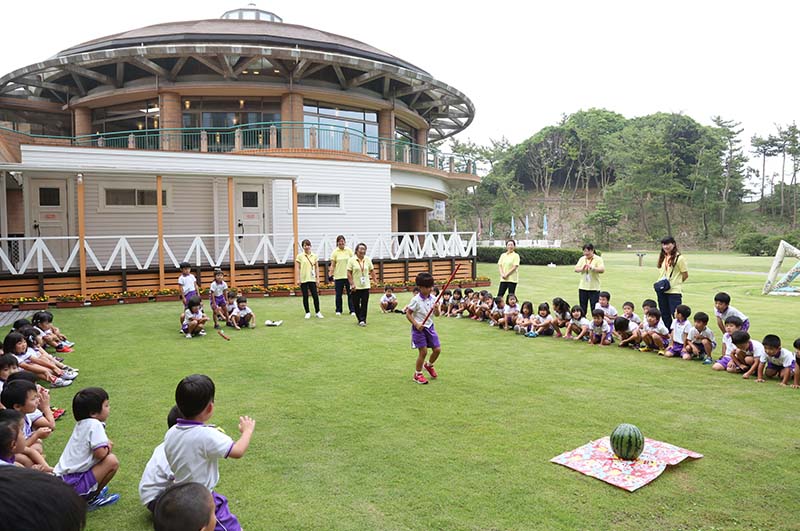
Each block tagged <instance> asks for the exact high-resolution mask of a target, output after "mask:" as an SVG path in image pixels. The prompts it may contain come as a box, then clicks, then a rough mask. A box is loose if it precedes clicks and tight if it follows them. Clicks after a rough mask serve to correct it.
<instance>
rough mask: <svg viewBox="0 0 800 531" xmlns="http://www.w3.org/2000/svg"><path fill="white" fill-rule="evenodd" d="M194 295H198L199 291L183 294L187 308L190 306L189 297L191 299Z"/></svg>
mask: <svg viewBox="0 0 800 531" xmlns="http://www.w3.org/2000/svg"><path fill="white" fill-rule="evenodd" d="M192 297H197V291H195V290H192V291H187V292H186V293H184V294H183V300H184V303H183V305H184V306H185V307H186V308H188V307H189V299H191V298H192Z"/></svg>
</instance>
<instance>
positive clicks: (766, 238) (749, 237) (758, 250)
mask: <svg viewBox="0 0 800 531" xmlns="http://www.w3.org/2000/svg"><path fill="white" fill-rule="evenodd" d="M781 240H786V241H787V242H789V243H791V244H792V245H797V243H798V242H800V231H795V232H787V233H785V234H780V235H777V236H774V235H773V236H771V235H768V234H761V233H760V232H746V233H744V234H741V235H739V237H738V238H736V241H735V242H734V244H733V248H734V250H736V251H738V252H740V253H742V254H749V255H750V256H773V255H774V254H775V251H777V250H778V245H780V243H781Z"/></svg>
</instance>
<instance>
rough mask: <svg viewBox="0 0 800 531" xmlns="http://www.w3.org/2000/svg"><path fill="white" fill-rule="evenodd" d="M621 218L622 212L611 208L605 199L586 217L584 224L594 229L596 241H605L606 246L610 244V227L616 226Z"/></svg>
mask: <svg viewBox="0 0 800 531" xmlns="http://www.w3.org/2000/svg"><path fill="white" fill-rule="evenodd" d="M621 219H622V212H620V211H619V210H615V209H611V208H609V206H608V205H607V204H606V203H605V201H600V202H599V203H598V204H597V207H595V210H594V212H592V213H591V214H589V215H588V216H587V217H586V224H587V225H588V226H589V228H591V229H592V230H593V231H594V235H595V239H596V240H597V241H599V242H605V244H606V245H607V246H610V243H611V229H613V228H614V227H616V226H617V225H618V224H619V221H620V220H621Z"/></svg>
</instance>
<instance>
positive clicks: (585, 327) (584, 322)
mask: <svg viewBox="0 0 800 531" xmlns="http://www.w3.org/2000/svg"><path fill="white" fill-rule="evenodd" d="M570 314H572V319H570V320H569V324H568V325H567V333H566V334H565V335H564V339H573V337H572V334H573V333H575V334H577V336H575V338H574V339H575V341H579V340H583V341H588V340H589V328H590V327H591V326H592V322H591V321H589V319H587V318H586V317H584V315H583V308H581V307H580V306H578V305H577V304H576V305H575V306H573V307H572V310H570Z"/></svg>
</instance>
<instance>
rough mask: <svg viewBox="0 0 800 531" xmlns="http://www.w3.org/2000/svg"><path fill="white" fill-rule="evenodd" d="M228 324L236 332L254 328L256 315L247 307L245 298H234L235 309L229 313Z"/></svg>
mask: <svg viewBox="0 0 800 531" xmlns="http://www.w3.org/2000/svg"><path fill="white" fill-rule="evenodd" d="M230 322H231V324H233V327H234V328H235V329H236V330H241V329H242V328H255V327H256V314H254V313H253V310H251V309H250V307H249V306H248V305H247V297H244V296H242V297H237V298H236V308H235V309H234V310H233V311H232V312H231V315H230Z"/></svg>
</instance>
